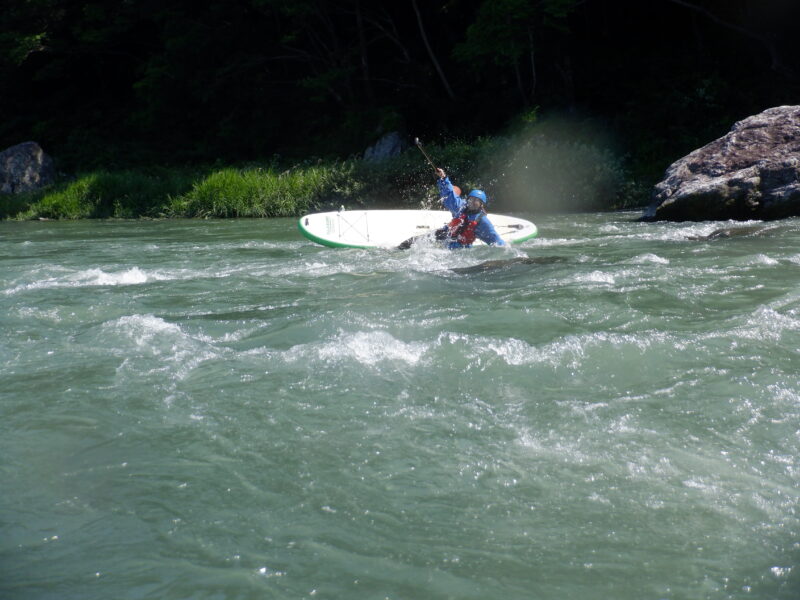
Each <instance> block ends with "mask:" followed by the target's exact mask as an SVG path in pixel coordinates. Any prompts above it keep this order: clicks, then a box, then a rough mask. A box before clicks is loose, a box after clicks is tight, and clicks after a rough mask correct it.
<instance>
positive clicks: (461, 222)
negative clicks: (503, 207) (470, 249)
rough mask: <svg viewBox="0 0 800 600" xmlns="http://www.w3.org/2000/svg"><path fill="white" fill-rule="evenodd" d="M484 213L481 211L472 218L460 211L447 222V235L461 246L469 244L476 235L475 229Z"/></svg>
mask: <svg viewBox="0 0 800 600" xmlns="http://www.w3.org/2000/svg"><path fill="white" fill-rule="evenodd" d="M485 214H486V213H485V212H483V211H481V212H479V213H478V216H477V217H476V218H475V219H474V220H473V219H470V218H469V215H468V214H467V213H465V212H462V213H461V214H460V215H458V216H457V217H456V218H455V219H453V220H452V221H450V223H448V224H447V237H448V238H449V239H451V240H453V241H454V242H458V243H459V244H461V245H462V246H471V245H472V244H473V242H474V241H475V238H476V237H477V236H476V233H475V229H477V227H478V224H479V223H480V222H481V219H483V216H484V215H485Z"/></svg>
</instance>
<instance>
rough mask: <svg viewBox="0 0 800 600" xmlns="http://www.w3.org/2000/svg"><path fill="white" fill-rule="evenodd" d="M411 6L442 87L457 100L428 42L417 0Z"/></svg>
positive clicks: (413, 0)
mask: <svg viewBox="0 0 800 600" xmlns="http://www.w3.org/2000/svg"><path fill="white" fill-rule="evenodd" d="M411 6H413V7H414V12H415V13H416V14H417V24H418V25H419V32H420V34H421V35H422V41H423V42H424V43H425V48H426V49H427V50H428V56H430V57H431V62H432V63H433V66H434V67H435V68H436V72H437V73H438V74H439V79H441V80H442V85H444V89H445V90H446V91H447V95H448V96H449V97H450V99H451V100H455V99H456V96H455V94H453V89H452V88H451V87H450V83H448V81H447V77H445V74H444V71H443V70H442V67H441V65H440V64H439V61H438V60H437V59H436V55H435V54H434V53H433V48H431V45H430V43H429V42H428V35H427V34H426V33H425V25H424V24H423V23H422V15H421V14H420V12H419V7H418V6H417V0H411Z"/></svg>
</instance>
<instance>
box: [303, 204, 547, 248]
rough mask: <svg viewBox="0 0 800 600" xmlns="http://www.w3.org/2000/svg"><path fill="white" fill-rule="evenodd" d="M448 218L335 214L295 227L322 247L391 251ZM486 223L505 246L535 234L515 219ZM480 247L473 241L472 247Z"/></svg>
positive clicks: (415, 213)
mask: <svg viewBox="0 0 800 600" xmlns="http://www.w3.org/2000/svg"><path fill="white" fill-rule="evenodd" d="M452 218H453V217H452V216H451V215H450V213H449V212H447V211H444V210H339V211H333V212H323V213H313V214H309V215H305V216H304V217H301V218H300V220H299V221H298V224H297V225H298V228H299V229H300V233H302V234H303V235H304V236H305V237H307V238H308V239H310V240H311V241H313V242H316V243H318V244H322V245H323V246H330V247H332V248H392V247H397V246H398V245H399V244H400V243H402V242H403V241H405V240H407V239H409V238H412V237H417V236H421V235H424V234H426V233H431V232H433V231H434V230H436V229H439V228H440V227H442V226H443V225H445V224H447V223H449V222H450V221H451V220H452ZM489 220H491V222H492V225H494V228H495V229H496V230H497V233H498V234H499V235H500V237H501V238H503V241H505V242H506V243H507V244H519V243H521V242H524V241H525V240H530V239H532V238H535V237H536V235H537V234H538V233H539V232H538V230H537V229H536V225H534V224H533V223H531V222H530V221H526V220H525V219H520V218H518V217H510V216H507V215H497V214H494V213H490V214H489ZM480 244H483V242H481V241H480V240H475V245H480Z"/></svg>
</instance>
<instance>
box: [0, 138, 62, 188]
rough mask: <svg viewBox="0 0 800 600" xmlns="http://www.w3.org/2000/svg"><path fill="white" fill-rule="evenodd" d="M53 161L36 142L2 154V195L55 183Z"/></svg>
mask: <svg viewBox="0 0 800 600" xmlns="http://www.w3.org/2000/svg"><path fill="white" fill-rule="evenodd" d="M55 178H56V171H55V167H54V166H53V159H52V158H50V157H49V156H48V155H47V154H45V153H44V150H42V148H41V146H39V144H37V143H36V142H24V143H22V144H17V145H16V146H11V147H10V148H7V149H6V150H3V151H2V152H0V193H4V194H16V193H19V192H29V191H31V190H35V189H38V188H40V187H44V186H45V185H49V184H51V183H53V182H54V181H55Z"/></svg>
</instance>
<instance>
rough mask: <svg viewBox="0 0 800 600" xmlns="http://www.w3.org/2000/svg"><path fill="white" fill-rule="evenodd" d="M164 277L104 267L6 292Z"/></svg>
mask: <svg viewBox="0 0 800 600" xmlns="http://www.w3.org/2000/svg"><path fill="white" fill-rule="evenodd" d="M162 279H168V277H166V276H165V275H164V274H163V273H160V272H158V271H143V270H142V269H140V268H139V267H131V268H130V269H126V270H124V271H117V272H110V273H109V272H106V271H103V270H102V269H86V270H83V271H78V272H73V273H68V274H65V275H62V276H58V277H50V278H48V279H41V280H39V281H34V282H32V283H25V284H21V285H18V286H16V287H14V288H11V289H8V290H5V294H6V295H7V296H10V295H12V294H16V293H19V292H24V291H27V290H42V289H57V288H81V287H95V286H97V287H99V286H118V285H120V286H121V285H141V284H143V283H147V282H149V281H159V280H162Z"/></svg>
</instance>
